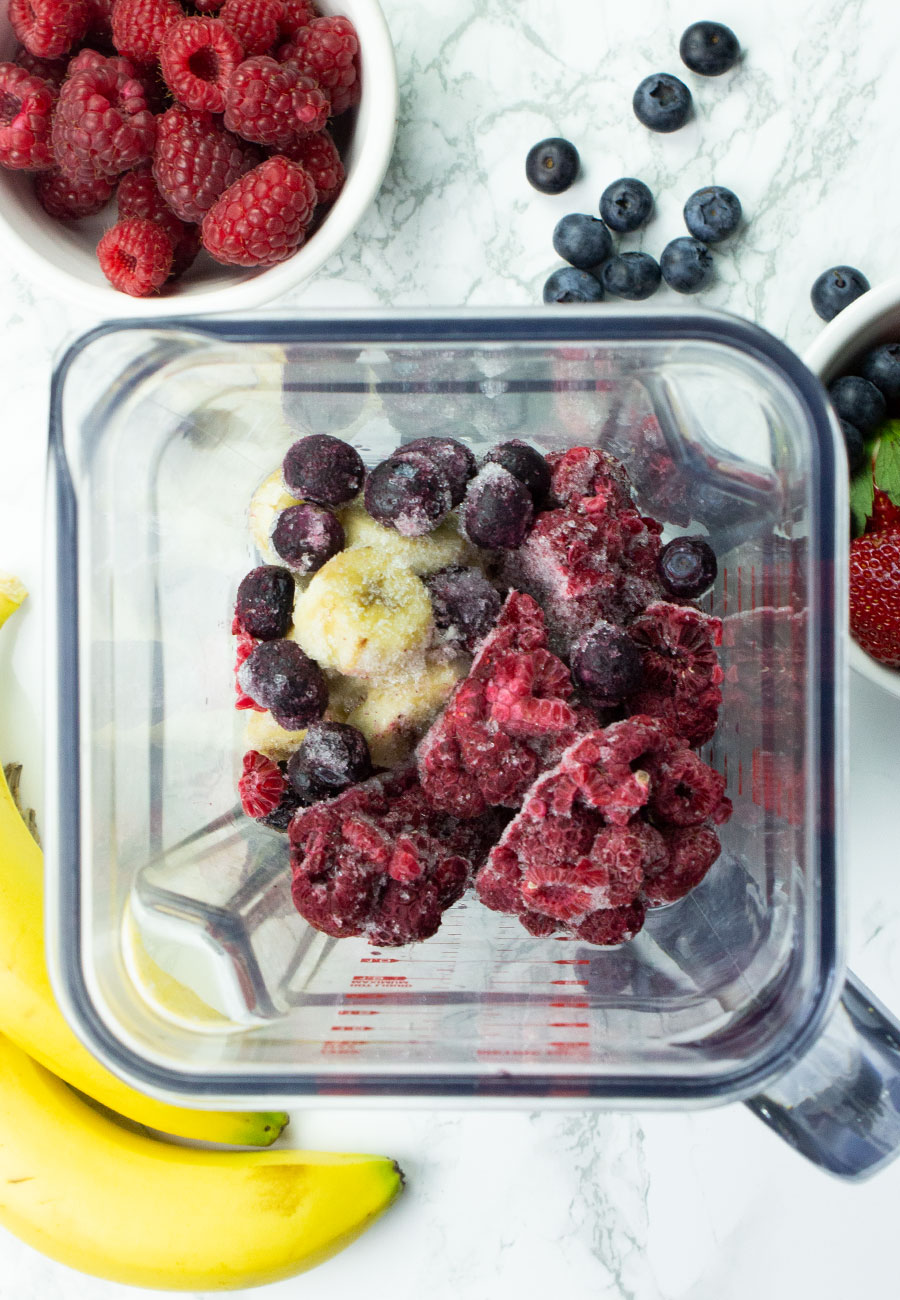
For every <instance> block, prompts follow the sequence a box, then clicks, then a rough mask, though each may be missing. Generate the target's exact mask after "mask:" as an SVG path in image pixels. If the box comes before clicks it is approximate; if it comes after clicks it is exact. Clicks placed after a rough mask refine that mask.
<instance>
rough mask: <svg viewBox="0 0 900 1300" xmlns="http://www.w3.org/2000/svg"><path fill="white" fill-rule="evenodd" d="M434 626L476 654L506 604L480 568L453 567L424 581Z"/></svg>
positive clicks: (438, 572) (433, 574)
mask: <svg viewBox="0 0 900 1300" xmlns="http://www.w3.org/2000/svg"><path fill="white" fill-rule="evenodd" d="M424 581H425V586H426V587H427V588H428V594H429V596H430V597H431V608H432V610H433V611H434V622H435V626H436V627H438V628H439V629H440V630H441V631H442V632H447V633H448V634H449V639H451V640H452V641H458V642H459V643H460V645H461V646H462V647H463V649H465V650H469V651H473V650H474V649H475V647H476V646H477V644H478V642H479V641H480V640H481V639H482V638H483V637H485V636H487V634H488V632H490V630H491V628H492V627H493V626H494V624H495V623H496V621H497V616H498V615H499V613H500V606H501V605H502V604H503V601H502V600H501V598H500V593H499V592H498V591H497V590H496V588H494V587H492V586H491V584H490V583H489V582H488V580H487V578H486V577H485V576H484V574H483V573H482V572H481V570H480V569H464V568H463V567H462V565H460V564H453V565H451V566H450V567H449V568H447V569H439V570H438V571H437V573H430V574H428V576H427V577H426V578H425V580H424Z"/></svg>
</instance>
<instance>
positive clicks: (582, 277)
mask: <svg viewBox="0 0 900 1300" xmlns="http://www.w3.org/2000/svg"><path fill="white" fill-rule="evenodd" d="M602 300H603V286H602V284H601V283H600V281H599V280H598V279H597V277H596V276H595V275H591V273H590V272H589V271H579V270H577V269H576V268H575V267H574V266H561V267H560V268H559V270H558V271H554V272H553V274H552V275H549V276H548V277H547V280H546V282H545V284H544V302H601V301H602Z"/></svg>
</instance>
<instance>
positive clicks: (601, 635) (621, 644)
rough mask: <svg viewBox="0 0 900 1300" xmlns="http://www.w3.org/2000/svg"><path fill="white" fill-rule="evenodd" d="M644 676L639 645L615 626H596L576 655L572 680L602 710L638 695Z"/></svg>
mask: <svg viewBox="0 0 900 1300" xmlns="http://www.w3.org/2000/svg"><path fill="white" fill-rule="evenodd" d="M643 672H644V668H643V659H642V657H641V652H640V650H639V649H638V647H637V645H636V644H635V642H634V641H632V639H631V637H630V636H629V635H628V633H627V632H625V631H623V629H622V628H620V627H615V626H614V625H613V624H612V623H605V622H602V621H601V622H599V623H595V624H594V626H593V627H592V628H591V630H590V631H589V632H587V633H586V634H585V635H584V636H583V637H582V638H581V640H580V641H579V642H578V643H577V645H576V646H575V648H574V650H573V651H572V676H573V677H574V678H575V681H576V682H577V683H578V685H579V686H580V687H581V689H582V690H583V691H584V692H585V694H586V695H588V696H589V697H590V698H591V700H592V701H593V702H594V703H595V704H599V705H600V706H601V707H606V708H609V707H611V706H612V705H614V704H617V703H618V702H619V701H620V700H622V699H624V698H625V696H626V695H632V694H634V692H635V691H636V690H637V689H638V687H639V686H640V684H641V678H642V677H643Z"/></svg>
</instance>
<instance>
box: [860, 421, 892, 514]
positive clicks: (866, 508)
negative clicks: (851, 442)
mask: <svg viewBox="0 0 900 1300" xmlns="http://www.w3.org/2000/svg"><path fill="white" fill-rule="evenodd" d="M866 450H867V455H866V457H865V461H864V463H863V465H862V466H861V468H860V469H858V470H857V471H856V473H855V474H854V475H853V477H852V478H851V480H850V515H851V519H852V524H853V533H854V535H855V536H858V535H859V534H860V533H881V532H884V531H885V529H890V528H900V420H886V421H885V422H884V423H883V424H882V425H880V426H879V428H878V429H877V430H876V431H875V436H874V438H873V439H872V441H871V442H867V443H866Z"/></svg>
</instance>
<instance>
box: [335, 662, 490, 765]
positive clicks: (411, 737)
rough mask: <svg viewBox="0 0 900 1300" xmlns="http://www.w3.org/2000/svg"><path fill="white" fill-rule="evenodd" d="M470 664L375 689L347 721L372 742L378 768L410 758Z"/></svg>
mask: <svg viewBox="0 0 900 1300" xmlns="http://www.w3.org/2000/svg"><path fill="white" fill-rule="evenodd" d="M468 662H469V661H468V660H465V659H457V660H455V661H454V662H453V663H449V664H434V665H431V666H429V667H427V668H426V669H424V671H423V672H421V673H419V674H418V675H417V676H416V677H410V678H408V679H406V680H402V681H398V682H390V683H388V684H387V685H384V686H373V687H372V689H371V690H370V691H369V693H368V695H367V696H366V698H365V699H364V700H363V702H362V703H361V704H360V705H359V706H358V707H357V708H356V709H354V710H353V712H352V713H351V714H349V715H348V717H347V721H348V722H349V723H350V725H351V726H352V727H356V728H358V729H359V730H360V731H361V732H362V734H363V735H364V736H365V738H366V740H367V741H368V742H369V752H370V753H371V755H372V762H373V763H374V764H375V766H376V767H396V766H397V764H398V763H402V762H403V761H404V759H407V758H408V757H409V755H410V754H411V753H412V750H413V746H414V745H415V744H416V742H417V741H418V740H419V739H420V737H421V736H423V735H424V734H425V732H426V730H427V729H428V727H429V726H430V725H431V723H432V722H433V721H434V719H435V718H436V717H437V714H438V712H439V711H440V710H441V709H442V708H443V706H444V705H445V704H446V702H447V698H448V696H449V695H450V692H451V691H452V690H453V687H454V686H455V685H456V683H457V682H458V681H459V680H460V679H461V678H462V677H465V675H466V671H467V666H468Z"/></svg>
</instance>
